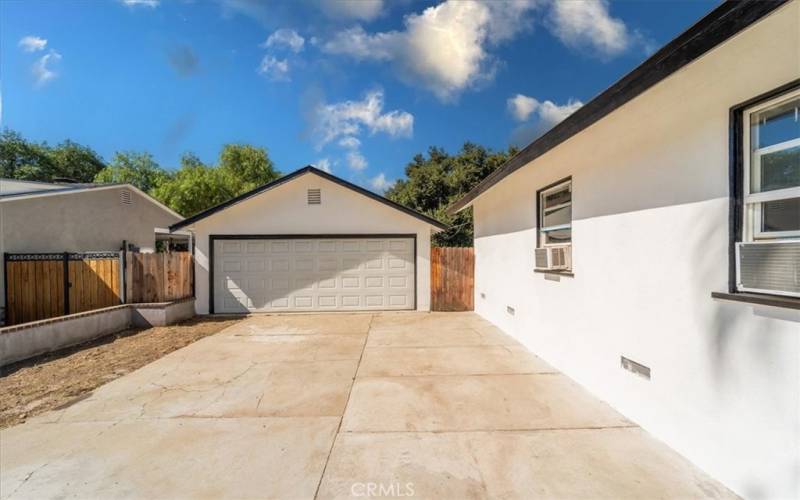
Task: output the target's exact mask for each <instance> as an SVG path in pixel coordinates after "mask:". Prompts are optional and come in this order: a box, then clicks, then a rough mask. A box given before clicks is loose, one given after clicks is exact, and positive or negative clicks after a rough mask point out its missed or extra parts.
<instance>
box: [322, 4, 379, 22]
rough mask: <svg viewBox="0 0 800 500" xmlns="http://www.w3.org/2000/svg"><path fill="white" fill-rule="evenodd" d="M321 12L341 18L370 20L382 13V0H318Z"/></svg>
mask: <svg viewBox="0 0 800 500" xmlns="http://www.w3.org/2000/svg"><path fill="white" fill-rule="evenodd" d="M320 7H321V8H322V12H324V13H325V15H327V16H328V17H332V18H334V19H343V20H357V21H372V20H373V19H375V18H377V17H378V16H380V15H381V14H382V13H383V7H384V5H383V0H320Z"/></svg>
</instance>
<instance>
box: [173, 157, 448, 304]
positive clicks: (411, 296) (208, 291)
mask: <svg viewBox="0 0 800 500" xmlns="http://www.w3.org/2000/svg"><path fill="white" fill-rule="evenodd" d="M445 227H446V226H445V225H444V224H442V223H440V222H438V221H436V220H434V219H432V218H430V217H427V216H425V215H423V214H421V213H418V212H416V211H414V210H411V209H409V208H406V207H403V206H402V205H398V204H397V203H394V202H392V201H390V200H388V199H386V198H383V197H382V196H378V195H376V194H375V193H372V192H370V191H367V190H365V189H363V188H361V187H358V186H356V185H354V184H351V183H349V182H347V181H345V180H342V179H340V178H338V177H336V176H333V175H331V174H328V173H326V172H323V171H321V170H318V169H316V168H314V167H310V166H309V167H305V168H303V169H300V170H298V171H296V172H293V173H291V174H289V175H287V176H285V177H282V178H281V179H278V180H277V181H275V182H272V183H270V184H267V185H264V186H261V187H259V188H257V189H255V190H253V191H251V192H248V193H245V194H243V195H241V196H238V197H236V198H234V199H232V200H230V201H228V202H225V203H223V204H221V205H218V206H216V207H213V208H210V209H208V210H206V211H204V212H201V213H199V214H197V215H195V216H192V217H189V218H187V219H185V220H183V221H181V222H179V223H177V224H175V225H173V226H172V227H171V229H172V230H173V231H174V230H178V229H189V230H191V231H193V232H194V234H195V241H196V245H197V246H196V248H195V257H196V259H195V291H196V295H197V301H196V307H197V312H198V314H208V313H211V314H214V313H220V314H225V313H247V312H259V313H261V312H298V311H366V310H422V311H427V310H429V309H430V236H431V233H432V232H434V231H440V230H442V229H445Z"/></svg>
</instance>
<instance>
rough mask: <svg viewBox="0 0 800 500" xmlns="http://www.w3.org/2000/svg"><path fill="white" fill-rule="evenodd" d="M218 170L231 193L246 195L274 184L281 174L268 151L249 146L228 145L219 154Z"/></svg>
mask: <svg viewBox="0 0 800 500" xmlns="http://www.w3.org/2000/svg"><path fill="white" fill-rule="evenodd" d="M218 168H219V169H220V170H221V171H222V175H224V176H225V182H226V183H227V184H228V188H229V189H230V190H231V192H235V193H236V194H234V195H233V196H236V195H237V194H241V193H246V192H247V191H250V190H252V189H255V188H257V187H258V186H261V185H264V184H266V183H268V182H272V181H274V180H275V179H277V178H278V177H280V173H278V171H277V170H275V166H274V165H273V164H272V160H270V158H269V155H268V154H267V150H266V149H264V148H257V147H254V146H249V145H247V144H226V145H224V146H223V147H222V151H221V152H220V154H219V165H218Z"/></svg>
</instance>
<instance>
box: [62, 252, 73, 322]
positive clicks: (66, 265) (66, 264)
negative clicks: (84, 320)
mask: <svg viewBox="0 0 800 500" xmlns="http://www.w3.org/2000/svg"><path fill="white" fill-rule="evenodd" d="M63 258H64V315H65V316H66V315H67V314H69V288H70V286H72V284H71V283H70V282H69V252H64V257H63Z"/></svg>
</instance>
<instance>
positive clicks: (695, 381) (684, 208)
mask: <svg viewBox="0 0 800 500" xmlns="http://www.w3.org/2000/svg"><path fill="white" fill-rule="evenodd" d="M799 26H800V2H798V1H795V2H792V3H790V4H789V5H787V6H784V7H782V8H781V9H779V10H778V11H776V12H775V13H773V14H772V15H771V16H769V17H768V18H766V19H764V20H762V21H761V22H759V23H758V24H756V25H754V26H752V27H750V28H749V29H748V30H746V31H745V32H743V33H741V34H739V35H738V36H736V37H735V38H733V39H731V40H729V41H728V42H726V43H725V44H723V45H722V46H720V47H718V48H716V49H715V50H713V51H712V52H710V53H709V54H706V55H705V56H704V57H702V58H701V59H700V60H698V61H695V62H694V63H692V64H691V65H689V66H687V67H686V68H684V69H682V70H680V71H679V72H677V73H676V74H674V75H673V76H671V77H669V78H668V79H666V80H664V81H663V82H661V83H659V84H658V85H657V86H656V87H654V88H652V89H650V90H649V91H648V92H646V93H645V94H644V95H642V96H640V97H638V98H636V99H635V100H633V101H631V102H630V103H628V104H626V105H625V106H624V107H623V108H621V109H619V110H617V111H615V112H614V113H612V114H611V115H609V116H607V117H606V118H604V119H603V120H601V121H600V122H599V123H597V124H595V125H593V126H592V127H590V128H589V129H587V130H585V131H584V132H582V133H580V134H578V135H577V136H575V137H573V138H571V139H570V140H569V141H567V142H565V143H564V144H562V145H560V146H559V147H557V148H556V149H554V150H552V151H550V152H549V153H547V154H546V155H544V156H543V157H541V158H539V159H536V160H534V162H532V163H531V164H529V165H527V166H525V167H523V168H522V169H520V170H518V171H517V172H515V173H514V174H512V175H510V176H509V177H507V178H506V179H504V180H503V181H501V182H500V183H498V184H497V185H496V186H494V187H493V188H492V189H490V190H489V191H488V192H486V193H485V194H483V195H482V196H480V197H479V198H478V199H477V200H476V202H475V204H474V213H475V250H476V285H475V293H476V297H475V307H476V311H477V312H478V314H480V315H482V316H484V317H485V318H487V319H489V320H490V321H492V322H494V323H495V324H497V325H498V326H500V327H501V328H502V329H503V330H505V331H506V332H508V333H509V334H511V335H513V336H514V337H516V338H517V339H518V340H520V341H521V342H522V343H524V344H525V345H526V346H527V347H529V348H530V349H531V350H533V351H534V352H535V353H537V354H538V355H540V356H542V357H543V358H544V359H546V360H547V361H549V362H550V363H552V364H553V365H555V366H556V367H557V368H558V369H560V370H562V371H563V372H565V373H566V374H567V375H569V376H570V377H572V378H574V379H575V380H577V381H578V382H579V383H581V384H583V385H584V386H586V387H587V388H589V389H590V390H591V391H593V392H594V393H595V394H596V395H598V396H599V397H601V398H602V399H604V400H606V401H607V402H609V403H610V404H611V405H612V406H614V407H615V408H617V409H618V410H620V411H621V412H622V413H623V414H625V415H626V416H628V417H630V418H631V419H632V420H634V421H636V422H637V423H638V424H640V425H641V426H642V427H644V428H645V429H647V430H649V431H650V432H651V433H652V434H654V435H655V436H656V437H658V438H660V439H661V440H663V441H664V442H666V443H667V444H669V445H670V446H671V447H673V448H674V449H676V450H677V451H678V452H680V453H682V454H683V455H684V456H686V457H688V458H689V459H690V460H692V461H693V462H694V463H696V464H697V465H698V466H700V467H701V468H703V469H704V470H706V471H707V472H708V473H710V474H711V475H713V476H714V477H716V478H718V479H719V480H721V481H722V482H723V483H725V484H726V485H727V486H729V487H730V488H731V489H733V490H734V491H735V492H736V493H739V494H741V495H744V496H746V497H751V498H765V497H772V498H797V497H800V311H796V310H786V309H778V308H770V307H758V306H756V307H754V306H751V305H745V304H741V303H729V302H723V301H716V300H713V299H712V298H711V296H710V294H711V292H712V291H726V290H727V281H728V126H729V119H728V113H729V109H730V108H731V107H732V106H734V105H736V104H738V103H740V102H744V101H746V100H748V99H750V98H752V97H755V96H757V95H760V94H762V93H764V92H767V91H769V90H771V89H773V88H776V87H778V86H780V85H783V84H786V83H788V82H790V81H792V80H795V79H797V78H800V32H799V30H800V28H799ZM570 175H571V176H572V178H573V243H574V249H573V262H574V273H575V275H574V277H561V278H560V281H552V280H548V279H545V276H544V275H543V274H538V273H534V272H533V268H534V252H533V250H534V248H535V247H536V231H535V226H536V191H537V190H538V189H541V188H542V187H544V186H546V185H548V184H550V183H552V182H554V181H557V180H559V179H562V178H564V177H567V176H570ZM481 294H483V295H485V298H482V295H481ZM507 306H511V307H513V308H514V309H515V310H516V311H515V314H514V315H510V314H509V313H508V312H507V311H506V307H507ZM620 356H626V357H629V358H631V359H633V360H635V361H638V362H640V363H642V364H644V365H647V366H649V367H650V368H651V369H652V379H651V380H649V381H647V380H645V379H643V378H639V377H637V376H635V375H633V374H632V373H630V372H628V371H625V370H623V369H621V368H620Z"/></svg>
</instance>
